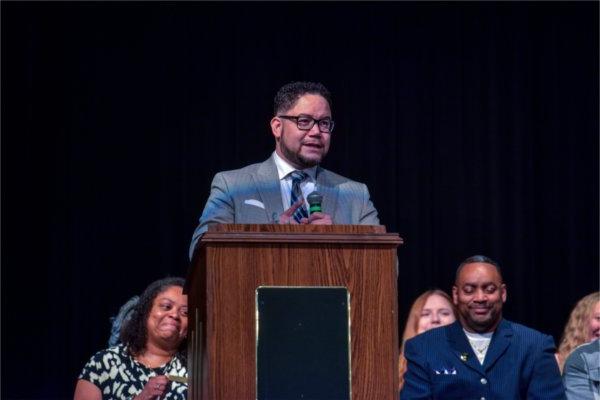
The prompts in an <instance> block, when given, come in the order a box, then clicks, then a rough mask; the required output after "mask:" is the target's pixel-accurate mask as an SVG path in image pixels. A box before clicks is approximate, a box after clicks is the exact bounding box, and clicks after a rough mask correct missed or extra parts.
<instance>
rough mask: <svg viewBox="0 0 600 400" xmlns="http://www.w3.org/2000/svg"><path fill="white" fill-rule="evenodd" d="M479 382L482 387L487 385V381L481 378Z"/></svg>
mask: <svg viewBox="0 0 600 400" xmlns="http://www.w3.org/2000/svg"><path fill="white" fill-rule="evenodd" d="M479 382H481V384H482V385H485V384H486V383H487V379H485V378H481V380H480V381H479ZM482 399H483V397H482Z"/></svg>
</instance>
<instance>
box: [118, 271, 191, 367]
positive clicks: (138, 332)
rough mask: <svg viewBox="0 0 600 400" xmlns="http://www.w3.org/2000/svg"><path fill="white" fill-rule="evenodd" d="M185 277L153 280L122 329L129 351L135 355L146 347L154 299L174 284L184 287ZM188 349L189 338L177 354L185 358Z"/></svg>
mask: <svg viewBox="0 0 600 400" xmlns="http://www.w3.org/2000/svg"><path fill="white" fill-rule="evenodd" d="M184 285H185V279H183V278H179V277H167V278H163V279H159V280H157V281H154V282H152V283H151V284H150V285H149V286H148V287H147V288H146V290H144V293H142V295H141V296H140V300H139V301H138V303H137V304H136V306H135V308H134V309H133V312H132V315H131V319H130V320H129V321H127V323H126V324H125V325H124V326H123V328H122V329H121V342H123V343H124V344H125V345H127V349H128V350H129V353H130V354H131V355H133V356H137V355H139V354H141V353H142V352H143V351H144V349H145V348H146V340H148V328H147V327H146V321H147V320H148V315H149V314H150V310H151V309H152V305H153V303H154V299H156V297H157V296H158V295H159V294H160V293H162V292H164V291H165V290H167V289H168V288H170V287H172V286H179V287H181V288H183V287H184ZM186 351H187V339H185V340H183V341H182V342H181V344H180V345H179V349H178V350H177V355H178V356H179V357H180V358H182V359H184V360H185V358H186V357H185V356H186Z"/></svg>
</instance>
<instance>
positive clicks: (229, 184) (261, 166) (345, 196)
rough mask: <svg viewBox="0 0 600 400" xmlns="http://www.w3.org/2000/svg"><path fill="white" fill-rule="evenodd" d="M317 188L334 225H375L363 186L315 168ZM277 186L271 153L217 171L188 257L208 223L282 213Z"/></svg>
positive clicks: (265, 220)
mask: <svg viewBox="0 0 600 400" xmlns="http://www.w3.org/2000/svg"><path fill="white" fill-rule="evenodd" d="M316 180H317V190H318V191H319V193H321V194H322V195H323V202H322V203H321V208H322V209H323V212H324V213H325V214H329V215H331V218H332V219H333V223H334V224H353V225H379V218H378V217H377V210H376V209H375V207H374V206H373V203H372V202H371V200H370V198H369V190H368V189H367V186H366V185H365V184H363V183H360V182H355V181H352V180H350V179H348V178H345V177H343V176H341V175H338V174H336V173H334V172H331V171H328V170H326V169H324V168H321V167H317V172H316ZM283 211H284V209H283V202H282V199H281V186H280V182H279V176H278V174H277V166H276V165H275V161H274V159H273V156H271V157H270V158H269V159H267V160H266V161H264V162H262V163H258V164H252V165H248V166H246V167H244V168H241V169H236V170H233V171H224V172H219V173H218V174H216V175H215V177H214V178H213V181H212V185H211V189H210V196H209V198H208V200H207V201H206V205H205V206H204V211H203V212H202V216H201V217H200V224H199V225H198V227H197V228H196V230H195V231H194V234H193V236H192V243H191V245H190V259H191V258H192V255H193V253H194V249H195V248H196V243H197V242H198V239H199V238H200V236H201V235H202V234H203V233H204V232H206V230H207V229H208V226H209V225H211V224H231V223H235V224H271V223H277V221H278V220H279V215H281V213H283Z"/></svg>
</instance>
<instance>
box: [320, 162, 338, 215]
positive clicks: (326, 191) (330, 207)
mask: <svg viewBox="0 0 600 400" xmlns="http://www.w3.org/2000/svg"><path fill="white" fill-rule="evenodd" d="M329 178H330V177H329V174H328V173H327V171H326V170H324V169H323V168H321V167H317V191H318V192H319V193H321V195H323V202H322V203H321V208H322V210H323V212H324V213H325V214H329V215H330V216H331V217H332V218H333V217H334V215H335V208H336V205H337V197H338V189H337V187H336V186H335V185H334V183H333V182H332V181H331V179H329Z"/></svg>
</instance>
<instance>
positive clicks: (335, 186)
mask: <svg viewBox="0 0 600 400" xmlns="http://www.w3.org/2000/svg"><path fill="white" fill-rule="evenodd" d="M273 108H274V109H273V118H271V134H272V135H273V138H274V139H275V151H274V152H273V153H272V154H271V156H270V157H269V158H268V159H267V160H266V161H263V162H262V163H257V164H252V165H248V166H246V167H244V168H241V169H237V170H233V171H224V172H219V173H218V174H216V175H215V177H214V179H213V182H212V185H211V190H210V196H209V198H208V200H207V202H206V205H205V206H204V211H203V212H202V216H201V217H200V223H199V224H198V227H197V228H196V230H195V232H194V234H193V236H192V243H191V245H190V258H192V255H193V253H194V249H195V248H196V243H197V242H198V239H199V238H200V236H201V235H202V234H203V233H204V232H206V230H207V229H208V227H209V226H210V225H212V224H232V223H233V224H270V223H280V224H321V225H331V224H353V225H379V218H378V217H377V210H376V209H375V207H374V206H373V203H372V202H371V199H370V195H369V190H368V189H367V186H366V185H365V184H364V183H360V182H356V181H353V180H351V179H348V178H346V177H344V176H341V175H338V174H336V173H334V172H332V171H329V170H327V169H325V168H322V167H321V166H320V164H321V162H322V161H323V159H324V158H325V156H326V155H327V152H328V151H329V144H330V142H331V135H332V132H333V128H334V126H335V124H334V121H333V119H332V112H331V94H330V93H329V90H327V88H326V87H325V86H323V85H322V84H321V83H314V82H292V83H288V84H287V85H284V86H283V87H281V88H280V89H279V91H278V92H277V94H276V95H275V99H274V107H273ZM316 191H318V192H319V193H320V195H321V196H322V201H321V211H315V212H312V211H311V212H310V214H309V213H308V211H309V210H308V207H307V204H306V203H307V202H306V201H305V199H308V196H309V194H310V193H312V192H316Z"/></svg>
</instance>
